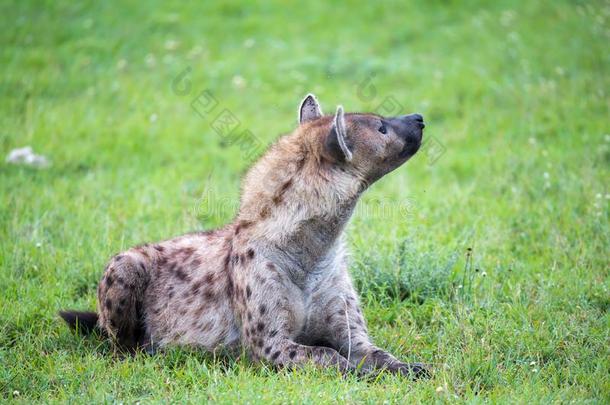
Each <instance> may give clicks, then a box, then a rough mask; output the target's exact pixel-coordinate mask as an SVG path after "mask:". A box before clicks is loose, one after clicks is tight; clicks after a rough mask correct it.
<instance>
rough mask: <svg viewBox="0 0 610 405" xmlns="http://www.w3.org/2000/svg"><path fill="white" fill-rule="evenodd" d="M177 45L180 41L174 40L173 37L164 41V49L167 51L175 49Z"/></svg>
mask: <svg viewBox="0 0 610 405" xmlns="http://www.w3.org/2000/svg"><path fill="white" fill-rule="evenodd" d="M179 46H180V42H178V41H176V40H175V39H168V40H167V41H165V49H167V50H168V51H175V50H176V49H178V47H179Z"/></svg>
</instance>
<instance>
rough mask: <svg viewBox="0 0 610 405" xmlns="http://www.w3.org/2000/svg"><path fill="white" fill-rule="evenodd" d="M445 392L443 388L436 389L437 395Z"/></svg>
mask: <svg viewBox="0 0 610 405" xmlns="http://www.w3.org/2000/svg"><path fill="white" fill-rule="evenodd" d="M443 391H445V389H444V388H443V387H436V392H437V393H439V394H440V393H441V392H443Z"/></svg>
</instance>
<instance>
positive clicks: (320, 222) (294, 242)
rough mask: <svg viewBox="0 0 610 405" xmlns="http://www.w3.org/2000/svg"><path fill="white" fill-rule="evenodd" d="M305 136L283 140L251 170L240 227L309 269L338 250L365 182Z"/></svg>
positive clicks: (238, 222) (295, 135)
mask: <svg viewBox="0 0 610 405" xmlns="http://www.w3.org/2000/svg"><path fill="white" fill-rule="evenodd" d="M307 135H308V134H302V133H300V131H299V130H297V131H295V132H294V133H292V134H290V135H287V136H285V137H283V138H280V140H279V141H278V142H277V143H276V144H275V145H273V146H272V147H271V148H270V149H269V151H268V152H267V153H266V154H265V155H264V156H263V157H262V158H261V159H260V160H259V161H258V162H257V163H256V164H255V165H254V166H253V167H252V168H251V169H250V171H249V172H248V175H247V176H246V180H245V182H244V186H243V192H242V199H241V206H240V210H239V214H238V216H237V226H239V227H243V226H244V225H246V226H247V227H248V228H249V233H250V235H251V236H252V237H254V238H256V239H262V240H265V241H268V242H269V243H271V244H273V245H274V246H276V247H278V248H280V249H282V250H283V251H284V252H286V253H287V254H288V255H290V256H294V260H295V261H296V262H298V263H299V264H300V265H302V266H303V267H306V268H309V267H315V265H316V263H317V262H318V261H320V260H325V258H326V256H327V254H328V252H329V251H331V250H332V249H334V248H335V247H336V245H337V243H336V242H337V241H338V240H339V239H340V236H341V233H342V232H343V229H344V227H345V225H346V224H347V222H348V221H349V218H350V217H351V214H352V212H353V209H354V207H355V204H356V202H357V200H358V198H359V196H360V194H361V193H362V191H363V190H364V187H363V184H364V182H363V181H361V180H360V178H359V176H357V175H355V174H354V173H350V172H349V170H347V169H346V168H345V167H342V166H341V165H340V164H337V163H333V162H330V161H328V160H325V159H324V158H323V157H322V154H321V153H320V150H319V147H318V145H319V144H320V142H316V140H315V138H313V137H312V136H310V137H309V138H307ZM314 135H315V134H314Z"/></svg>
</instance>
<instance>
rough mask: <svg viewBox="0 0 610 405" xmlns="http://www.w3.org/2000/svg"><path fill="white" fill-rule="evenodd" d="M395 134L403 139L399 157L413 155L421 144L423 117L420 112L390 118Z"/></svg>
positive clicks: (423, 126) (424, 125)
mask: <svg viewBox="0 0 610 405" xmlns="http://www.w3.org/2000/svg"><path fill="white" fill-rule="evenodd" d="M392 126H393V127H394V131H396V134H397V135H398V136H399V137H400V138H402V139H403V140H404V147H403V149H402V151H401V153H400V155H401V157H407V156H412V155H414V154H415V153H416V152H417V151H418V150H419V147H420V146H421V143H422V138H423V136H424V131H423V130H424V128H425V127H426V124H424V117H422V116H421V114H409V115H401V116H398V117H395V118H393V119H392Z"/></svg>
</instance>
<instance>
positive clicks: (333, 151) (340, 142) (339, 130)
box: [325, 106, 352, 162]
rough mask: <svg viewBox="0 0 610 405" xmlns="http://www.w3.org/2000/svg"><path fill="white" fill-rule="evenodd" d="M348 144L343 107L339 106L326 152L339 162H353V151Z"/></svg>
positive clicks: (327, 141)
mask: <svg viewBox="0 0 610 405" xmlns="http://www.w3.org/2000/svg"><path fill="white" fill-rule="evenodd" d="M347 143H348V142H347V131H346V129H345V116H344V113H343V107H341V106H338V107H337V113H336V114H335V118H334V119H333V126H332V128H331V129H330V133H329V134H328V137H327V138H326V145H325V147H326V151H327V152H328V153H329V154H330V155H331V156H333V157H334V158H335V159H337V160H339V161H342V160H346V161H348V162H349V161H351V160H352V151H350V150H349V147H348V146H347Z"/></svg>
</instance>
